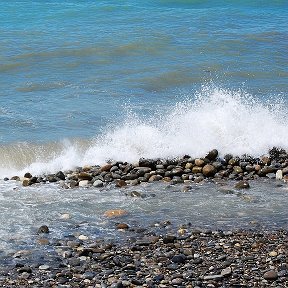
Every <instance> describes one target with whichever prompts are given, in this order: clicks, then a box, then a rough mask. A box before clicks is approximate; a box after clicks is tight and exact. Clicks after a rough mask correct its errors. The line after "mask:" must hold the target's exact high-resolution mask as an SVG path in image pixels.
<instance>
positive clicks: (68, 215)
mask: <svg viewBox="0 0 288 288" xmlns="http://www.w3.org/2000/svg"><path fill="white" fill-rule="evenodd" d="M60 218H61V219H65V220H66V219H70V218H71V216H70V214H68V213H63V214H61V216H60Z"/></svg>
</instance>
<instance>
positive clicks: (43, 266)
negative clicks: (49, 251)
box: [38, 265, 50, 270]
mask: <svg viewBox="0 0 288 288" xmlns="http://www.w3.org/2000/svg"><path fill="white" fill-rule="evenodd" d="M38 269H39V270H48V269H50V266H49V265H40V266H39V267H38Z"/></svg>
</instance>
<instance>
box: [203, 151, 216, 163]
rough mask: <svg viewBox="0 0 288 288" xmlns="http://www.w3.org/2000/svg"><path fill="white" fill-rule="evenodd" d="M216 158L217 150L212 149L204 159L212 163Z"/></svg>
mask: <svg viewBox="0 0 288 288" xmlns="http://www.w3.org/2000/svg"><path fill="white" fill-rule="evenodd" d="M217 156H218V150H217V149H213V150H211V151H210V152H209V153H208V154H207V155H206V157H205V158H207V159H208V160H210V161H214V160H215V159H216V158H217Z"/></svg>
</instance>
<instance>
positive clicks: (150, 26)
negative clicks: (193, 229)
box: [0, 0, 288, 242]
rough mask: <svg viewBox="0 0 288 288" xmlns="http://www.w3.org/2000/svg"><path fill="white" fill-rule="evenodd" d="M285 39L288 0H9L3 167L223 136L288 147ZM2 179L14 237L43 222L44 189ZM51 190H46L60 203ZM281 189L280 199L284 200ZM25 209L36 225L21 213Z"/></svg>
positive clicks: (190, 149) (233, 145) (105, 156)
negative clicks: (23, 229)
mask: <svg viewBox="0 0 288 288" xmlns="http://www.w3.org/2000/svg"><path fill="white" fill-rule="evenodd" d="M287 51H288V2H287V1H286V0H283V1H281V0H275V1H270V0H269V1H268V0H258V1H256V0H250V1H245V0H242V1H240V0H239V1H237V0H235V1H228V0H219V1H214V0H201V1H200V0H178V1H176V0H153V1H152V0H141V1H131V0H123V1H116V0H111V1H92V0H85V1H84V0H77V1H76V0H61V1H56V0H54V1H53V0H46V1H44V0H38V1H31V0H29V1H28V0H22V1H16V0H9V1H8V0H2V1H1V9H0V123H1V125H0V178H1V179H3V178H4V177H10V176H13V175H20V176H23V174H24V173H25V172H27V171H29V172H31V173H32V174H33V175H37V174H41V173H49V172H57V171H59V170H65V169H71V168H73V167H76V166H82V165H89V164H102V163H105V162H106V161H107V160H110V159H113V160H123V161H131V162H133V161H137V160H138V159H139V158H140V157H175V156H182V155H184V154H189V155H191V156H193V157H199V156H203V155H204V154H205V153H206V152H207V151H209V150H210V149H213V148H217V149H218V150H219V152H220V153H221V154H222V155H224V154H225V153H232V154H234V155H242V154H245V153H246V154H250V155H253V156H260V155H263V154H266V153H267V152H268V150H269V149H270V148H272V147H273V146H277V147H282V148H284V149H288V57H287ZM0 184H1V191H0V197H1V198H2V199H1V203H2V204H0V205H2V206H3V207H2V206H1V209H2V210H3V211H5V213H6V214H5V213H4V214H2V216H1V223H2V224H1V227H0V230H1V231H2V235H6V236H5V237H6V238H5V237H4V236H2V237H4V238H5V241H6V242H7V239H8V238H9V237H10V236H9V235H11V233H12V232H13V231H14V232H13V233H15V229H16V230H17V229H20V228H19V227H20V226H21V227H24V226H25V225H28V226H29V225H32V224H34V223H38V222H39V223H40V222H41V217H40V216H42V217H43V214H42V213H40V212H39V211H41V210H37V209H43V208H41V207H40V208H39V207H38V205H39V203H38V202H37V199H38V198H37V197H33V201H34V202H33V201H32V200H31V199H30V198H29V197H31V196H29V195H34V194H35V193H36V195H39V197H40V198H41V197H42V196H40V194H39V193H41V191H42V190H41V189H44V188H37V189H38V190H39V191H38V190H37V189H36V188H35V189H36V190H33V189H34V188H32V187H29V188H21V187H18V186H17V185H18V184H14V183H12V184H11V183H6V182H3V181H2V182H1V183H0ZM264 187H269V189H270V188H271V187H270V186H269V185H268V184H267V186H265V185H264ZM19 189H20V191H22V190H24V192H25V193H24V192H23V193H20V194H17V193H19V191H18V190H19ZM53 189H54V188H53ZM53 189H50V190H49V188H45V193H48V194H45V195H48V196H47V197H48V198H49V199H54V198H53V197H55V201H59V200H57V199H58V197H59V195H58V194H57V193H60V192H55V191H54V190H53ZM151 189H152V190H153V188H151ZM261 189H262V191H263V187H262V188H261ZM269 189H268V188H267V189H266V190H269ZM279 189H280V188H279ZM14 190H17V191H18V192H17V193H16V192H15V193H16V194H13V191H14ZM40 190H41V191H40ZM114 190H115V189H114ZM114 190H113V191H114ZM27 191H28V192H27ZM37 191H38V192H37ZM49 191H50V192H49ZM115 191H116V192H115ZM115 191H114V192H115V193H118V192H119V191H118V192H117V190H115ZM264 191H265V189H264ZM281 191H282V190H281ZM283 191H286V190H283ZM283 191H282V192H281V193H284V192H283ZM86 192H87V191H86ZM27 193H28V194H27ZM29 193H32V194H29ZM37 193H38V194H37ZM49 193H50V194H49ZM53 193H56V194H57V195H56V196H55V195H54V194H53ZM71 193H72V192H71ZM73 193H75V192H73ZM87 193H88V192H87ZM255 193H256V194H257V193H259V191H258V192H257V191H256V192H255ZM281 193H280V194H278V195H282V194H281ZM286 193H287V192H286ZM15 195H18V196H17V197H16V196H15ZM21 195H22V196H21ZM25 195H26V196H27V197H26V196H25ZM65 195H66V196H65ZM71 195H72V194H71ZM73 195H74V194H73ZM89 195H90V194H89ZM273 195H274V194H273ZM20 196H21V197H24V198H23V199H24V200H23V199H22V198H21V197H20ZM34 196H35V195H34ZM276 196H277V193H276ZM276 196H275V198H273V199H276V200H275V201H279V207H280V206H281V205H280V203H283V199H286V198H285V197H284V196H283V195H282V196H283V197H282V196H281V197H280V196H279V198H277V197H276ZM19 197H20V198H19ZM61 197H63V203H66V204H67V203H70V202H69V201H70V200H71V199H70V197H71V196H68V195H67V192H65V194H61ZM65 197H66V198H65ZM89 197H91V195H90V196H89ZM89 197H88V198H89ZM167 197H168V196H167ZM171 197H172V196H171ZM173 197H174V196H173ZM173 197H172V198H171V199H173ZM228 197H229V196H228ZM231 197H233V196H231ZM88 198H87V199H88ZM17 199H18V200H17ZM19 199H22V200H19ZM29 199H30V200H29ZM35 199H36V200H35ZM69 199H70V200H69ZM89 199H90V198H89ZM116 199H118V200H119V198H116ZM125 199H126V198H125ZM167 199H169V198H167ZM221 199H222V198H221ZM237 199H238V198H237ZM265 199H266V198H265ZM269 199H270V198H269ZM277 199H278V200H277ZM90 200H91V199H90ZM90 200H89V201H90ZM118 200H117V201H118ZM222 200H223V199H222ZM222 200H221V201H222ZM17 201H18V202H17ZM19 201H20V202H19ZM31 201H32V202H31ZM39 201H40V200H39ZM43 201H44V200H43ZM83 201H84V200H83ZM103 201H104V200H103ZM115 201H116V200H115ZM221 201H220V202H221ZM223 201H224V200H223ZM223 201H222V202H223ZM286 201H287V200H286ZM104 202H105V201H104ZM104 202H103V203H104ZM168 202H169V201H167V203H168ZM222 202H221V203H222ZM224 202H225V201H224ZM232 202H233V201H232ZM268 202H269V201H268ZM3 203H5V204H3ZM9 203H10V204H9ZM105 203H106V202H105ZM143 203H144V204H145V202H143ZM167 203H166V207H168V206H169V205H168V204H167ZM265 203H266V202H265ZM284 203H285V202H284ZM144 204H143V205H144ZM19 205H20V206H19ZM47 205H48V204H47ZM145 205H146V204H145ZM167 205H168V206H167ZM219 205H221V204H219ZM231 205H232V206H233V205H234V204H231ZM255 205H256V204H255ZM265 205H266V204H265ZM64 206H65V205H64ZM108 206H109V205H108ZM108 206H107V207H108ZM232 206H231V207H232ZM276 206H277V205H276V204H275V207H276ZM19 207H26V208H27V210H25V209H26V208H25V209H24V208H23V209H24V210H25V211H26V212H27V214H25V215H26V216H27V217H26V216H25V217H24V216H23V215H22V214H21V213H20V215H22V216H23V217H22V216H21V217H20V218H21V219H22V220H21V221H24V222H23V223H26V224H23V223H22V222H21V221H20V219H18V218H17V217H16V218H14V217H15V213H16V214H17V213H18V212H19ZM33 207H34V208H33ZM35 207H36V208H37V207H38V208H37V209H36V208H35ZM277 207H278V206H277ZM281 207H282V206H281ZM70 208H71V207H70ZM78 208H79V207H78ZM78 208H77V209H78ZM32 209H36V211H38V212H33V213H40V214H39V217H40V218H39V217H38V216H37V217H38V218H37V219H38V220H37V221H36V220H35V219H34V218H33V217H31V215H32V214H33V213H32V214H31V211H32ZM53 209H56V208H55V207H54V208H53ZM61 209H62V210H63V209H64V208H63V206H61V205H60V208H59V211H58V212H59V213H60V212H61V211H62V210H61ZM71 209H72V208H71ZM75 209H76V208H75ZM143 209H144V210H145V208H143ZM171 209H172V208H171ZM279 209H280V208H279ZM281 209H283V207H282V208H281ZM281 209H280V210H281ZM64 210H65V209H64ZM72 210H73V209H72ZM160 210H161V209H160ZM208 210H209V209H208ZM208 210H207V211H206V212H207V213H208ZM280 210H279V211H280ZM284 210H285V209H284ZM284 210H283V211H284ZM25 211H24V212H25ZM145 211H146V210H145ZM283 211H282V210H281V213H280V212H279V213H280V214H281V217H282V218H281V219H283V213H284V216H285V215H286V216H287V214H285V212H283ZM24 212H23V213H24ZM26 212H25V213H26ZM64 212H65V211H64ZM9 213H10V214H9ZM77 213H78V212H77ZM77 213H76V214H77ZM81 213H82V214H83V215H84V216H83V215H82V214H81ZM81 213H80V212H79V213H78V214H79V215H82V216H83V217H84V218H85V217H86V216H85V215H86V214H85V213H86V212H85V211H84V210H83V211H82V212H81ZM89 213H90V212H89ZM147 213H148V212H147ZM163 213H164V212H163ZM165 213H166V212H165ZM165 213H164V214H165ZM199 213H200V212H199ZM60 214H61V213H60ZM60 214H59V215H60ZM72 214H73V212H72ZM78 214H77V215H78ZM148 214H149V213H148ZM200 214H201V213H200ZM276 214H277V213H276ZM280 214H279V215H280ZM33 215H34V214H33ZM37 215H38V214H37ZM89 215H90V214H89ZM201 215H202V214H201ZM237 215H238V214H237V213H236V214H235V215H234V217H236V218H237V217H238V216H239V215H238V216H237ZM269 215H270V214H269ZM34 216H35V215H34ZM50 216H51V215H50ZM50 216H49V217H50ZM82 216H81V217H82ZM286 216H285V217H286ZM35 217H36V216H35ZM47 217H48V216H47ZM49 217H48V218H49ZM51 217H52V216H51ZM51 217H50V218H51ZM79 217H80V216H79ZM81 217H80V218H81ZM83 217H82V218H83ZM97 217H98V216H97ZM211 217H212V216H211ZM217 217H218V216H217ZM275 217H276V216H275ZM285 217H284V218H285ZM8 218H9V219H10V220H11V221H12V220H13V219H18V220H19V221H20V222H19V221H18V222H17V221H16V220H15V221H16V222H17V223H16V222H15V221H14V220H13V221H14V222H15V223H14V222H13V221H12V222H9V223H10V224H7V223H6V224H7V225H5V221H6V219H8ZM48 218H47V219H46V221H48V222H49V221H50V220H49V219H50V218H49V219H48ZM52 218H53V217H52ZM52 218H51V219H52ZM80 218H79V219H78V220H79V221H82V220H83V219H82V218H81V219H82V220H80ZM236 218H235V219H236ZM268 218H269V217H268ZM276 218H277V217H276ZM276 218H275V219H276ZM25 219H26V220H25ZM31 219H34V220H33V221H32V220H31ZM55 219H56V218H55ZM55 219H54V220H55ZM229 219H230V218H229ZM273 219H274V218H273ZM25 221H26V222H25ZM31 221H32V222H31ZM51 221H52V220H51ZM55 221H56V220H55ZM273 221H274V220H273ZM275 221H276V222H277V221H278V220H277V219H276V220H275ZM281 221H282V220H281ZM281 221H280V222H281ZM52 222H53V221H52ZM280 222H279V223H280ZM13 223H14V224H13ZM49 223H50V222H49ZM53 223H54V222H53ZM281 223H283V222H281ZM13 225H14V226H13ZM15 225H16V226H15ZM23 225H24V226H23ZM13 227H14V228H13ZM15 227H16V228H15ZM29 227H30V226H29ZM11 229H12V230H11ZM13 229H14V230H13ZM27 229H28V228H27ZM29 229H30V228H29ZM55 229H56V228H55ZM20 230H21V229H20ZM11 231H12V232H11ZM25 231H26V230H25ZM5 233H6V234H5ZM9 233H10V234H9ZM7 237H8V238H7ZM3 241H4V240H3ZM5 241H4V242H5Z"/></svg>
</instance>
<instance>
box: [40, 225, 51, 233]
mask: <svg viewBox="0 0 288 288" xmlns="http://www.w3.org/2000/svg"><path fill="white" fill-rule="evenodd" d="M40 233H49V228H48V226H46V225H42V226H41V227H40V228H39V229H38V234H40Z"/></svg>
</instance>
